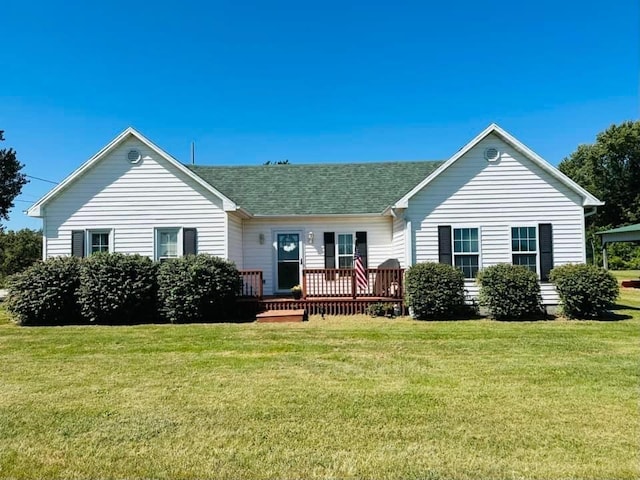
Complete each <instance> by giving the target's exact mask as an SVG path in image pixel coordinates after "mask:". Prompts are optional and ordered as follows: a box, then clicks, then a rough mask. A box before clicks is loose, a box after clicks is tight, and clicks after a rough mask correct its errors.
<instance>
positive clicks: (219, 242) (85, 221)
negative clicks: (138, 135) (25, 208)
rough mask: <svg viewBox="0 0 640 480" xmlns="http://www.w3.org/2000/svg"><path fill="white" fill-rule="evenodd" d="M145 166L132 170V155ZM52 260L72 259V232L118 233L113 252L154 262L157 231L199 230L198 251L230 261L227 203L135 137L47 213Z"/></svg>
mask: <svg viewBox="0 0 640 480" xmlns="http://www.w3.org/2000/svg"><path fill="white" fill-rule="evenodd" d="M130 149H137V150H139V151H140V153H141V154H142V160H141V161H140V162H139V163H137V164H131V163H130V162H129V161H128V160H127V152H128V151H129V150H130ZM45 215H46V222H44V230H45V231H44V233H45V236H46V248H45V251H46V255H47V257H55V256H60V255H70V254H71V231H72V230H100V229H106V228H109V229H113V230H114V231H115V232H116V234H115V235H114V237H113V239H114V242H113V251H116V252H121V253H139V254H141V255H146V256H148V257H150V258H154V256H155V253H154V245H155V231H156V229H157V228H162V227H181V228H186V227H189V228H196V229H197V231H198V233H197V235H198V251H199V252H202V253H210V254H212V255H218V256H224V255H225V251H226V245H225V242H226V240H227V238H226V234H225V220H224V219H225V212H224V211H223V210H222V201H221V200H220V199H218V198H217V197H215V196H214V195H213V194H211V193H210V192H208V191H206V190H205V189H204V188H203V187H201V186H200V185H199V184H197V183H196V182H194V181H193V180H192V179H191V178H189V177H188V176H186V175H185V174H184V173H182V172H180V171H179V170H177V169H176V168H175V167H174V166H172V165H170V164H169V163H168V162H166V161H165V160H164V159H162V158H161V157H160V156H159V155H158V154H157V153H156V152H154V151H153V150H151V149H149V148H147V147H146V146H145V145H144V144H142V143H141V142H139V141H137V140H136V139H134V138H133V137H130V138H129V139H128V140H126V141H125V142H123V143H122V144H121V145H120V146H118V147H117V148H115V149H114V150H113V152H111V153H110V154H109V155H107V156H106V157H105V158H103V159H102V160H101V161H100V162H99V163H98V164H96V165H95V166H94V167H92V168H91V169H90V170H89V171H88V172H86V173H85V174H84V175H83V176H82V177H80V178H79V179H78V180H77V181H76V182H74V183H72V184H71V185H69V187H68V188H67V189H65V190H64V191H63V192H61V193H60V194H59V195H58V196H57V197H56V198H54V199H53V200H51V201H50V203H49V204H47V206H46V207H45Z"/></svg>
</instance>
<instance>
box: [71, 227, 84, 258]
mask: <svg viewBox="0 0 640 480" xmlns="http://www.w3.org/2000/svg"><path fill="white" fill-rule="evenodd" d="M71 255H73V256H74V257H80V258H82V257H84V230H73V231H72V232H71Z"/></svg>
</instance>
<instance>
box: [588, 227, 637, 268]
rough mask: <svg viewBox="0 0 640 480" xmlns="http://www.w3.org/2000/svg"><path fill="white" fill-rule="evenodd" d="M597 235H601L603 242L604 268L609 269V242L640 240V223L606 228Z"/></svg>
mask: <svg viewBox="0 0 640 480" xmlns="http://www.w3.org/2000/svg"><path fill="white" fill-rule="evenodd" d="M596 235H600V240H601V242H602V263H603V266H604V268H605V269H608V268H609V263H608V261H607V249H606V246H607V243H616V242H640V223H637V224H635V225H627V226H626V227H619V228H614V229H612V230H605V231H604V232H598V233H596Z"/></svg>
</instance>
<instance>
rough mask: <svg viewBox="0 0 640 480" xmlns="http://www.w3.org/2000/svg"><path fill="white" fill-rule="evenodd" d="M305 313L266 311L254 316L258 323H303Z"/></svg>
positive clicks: (302, 311) (301, 310)
mask: <svg viewBox="0 0 640 480" xmlns="http://www.w3.org/2000/svg"><path fill="white" fill-rule="evenodd" d="M304 320H305V312H304V310H303V309H299V310H267V311H266V312H262V313H259V314H258V315H256V321H257V322H259V323H281V322H304Z"/></svg>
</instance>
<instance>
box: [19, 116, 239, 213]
mask: <svg viewBox="0 0 640 480" xmlns="http://www.w3.org/2000/svg"><path fill="white" fill-rule="evenodd" d="M129 135H131V136H133V137H134V138H136V139H137V140H139V141H140V142H142V143H143V144H144V145H146V146H147V147H148V148H149V149H151V150H154V151H155V152H156V153H157V154H158V155H160V156H161V157H162V158H164V159H165V160H166V161H167V162H169V163H170V164H171V165H173V166H174V167H175V168H177V169H178V170H179V171H181V172H182V173H184V174H185V175H186V176H188V177H189V178H191V179H192V180H194V181H195V182H196V183H198V184H199V185H201V186H202V187H203V188H205V189H206V190H208V191H209V192H211V193H213V194H214V195H215V196H217V197H218V198H220V199H221V200H222V205H223V209H224V210H225V211H229V210H236V209H237V206H236V204H235V202H233V200H231V199H230V198H228V197H226V196H225V195H223V194H222V193H220V192H219V191H218V190H216V189H215V188H213V187H212V186H211V185H210V184H208V183H207V182H205V181H204V180H203V179H202V178H200V177H199V176H198V175H196V174H195V173H193V172H192V171H191V170H189V169H188V168H187V167H185V166H184V165H183V164H182V163H180V162H179V161H178V160H176V159H175V158H173V157H172V156H171V155H169V154H168V153H167V152H165V151H164V150H162V149H161V148H160V147H158V146H157V145H155V144H154V143H153V142H152V141H150V140H149V139H148V138H146V137H145V136H144V135H142V134H141V133H140V132H138V131H137V130H136V129H134V128H133V127H128V128H127V129H126V130H125V131H123V132H122V133H121V134H120V135H118V136H117V137H116V138H114V139H113V140H112V141H111V142H109V144H107V145H106V146H105V147H104V148H102V149H101V150H100V151H99V152H98V153H96V154H95V155H94V156H93V157H91V158H90V159H89V160H87V161H86V162H84V163H83V164H82V165H80V167H78V168H77V169H76V170H74V171H73V172H72V173H71V174H70V175H69V176H68V177H67V178H65V179H64V180H63V181H62V182H60V183H59V184H58V185H57V186H56V187H54V188H53V189H52V190H50V191H49V192H48V193H47V194H46V195H44V196H43V197H42V198H41V199H40V200H38V201H37V202H36V203H34V204H33V205H32V206H31V207H29V208H28V209H27V215H29V216H30V217H40V216H41V214H42V207H44V205H45V204H46V203H47V202H48V201H50V200H51V199H52V198H54V197H56V196H57V195H58V194H59V193H60V192H62V191H63V190H64V189H65V188H67V187H68V186H69V185H70V184H72V183H73V182H75V181H76V180H77V179H78V178H80V177H81V176H82V175H83V174H84V173H86V172H87V171H88V170H89V169H90V168H91V167H92V166H94V165H95V164H96V163H98V162H99V161H100V160H101V159H103V158H104V157H105V156H106V155H107V154H108V153H109V152H111V151H112V150H113V149H114V148H116V147H117V146H118V145H120V144H121V143H122V142H123V141H124V140H125V139H126V138H127V137H128V136H129Z"/></svg>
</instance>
